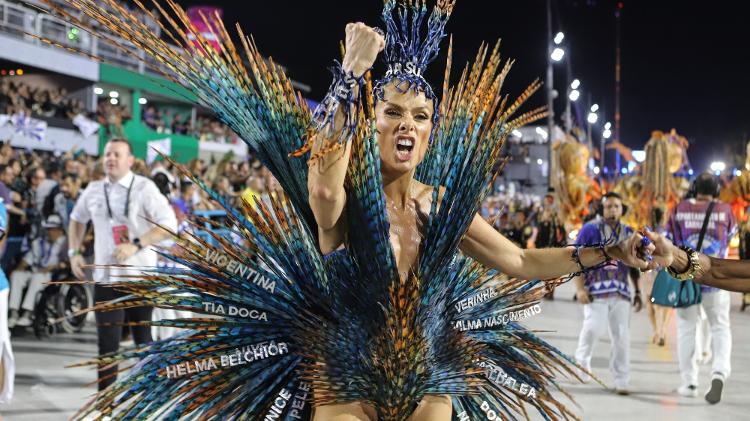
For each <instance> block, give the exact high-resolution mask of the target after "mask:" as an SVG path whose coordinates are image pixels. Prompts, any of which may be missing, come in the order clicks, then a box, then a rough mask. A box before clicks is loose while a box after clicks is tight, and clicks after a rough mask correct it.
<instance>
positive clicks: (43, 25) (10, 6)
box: [0, 0, 159, 74]
mask: <svg viewBox="0 0 750 421" xmlns="http://www.w3.org/2000/svg"><path fill="white" fill-rule="evenodd" d="M31 3H36V2H34V1H33V0H32V1H31ZM38 5H39V6H40V9H42V8H45V6H44V5H43V4H41V3H38ZM40 9H33V8H30V7H25V6H23V5H20V4H17V3H12V2H9V1H6V0H0V33H1V34H5V35H10V36H13V37H15V38H19V39H23V40H25V41H27V42H29V43H32V44H35V45H46V44H44V43H43V42H42V41H40V40H39V39H37V38H35V37H34V36H36V37H40V38H44V39H48V40H51V41H54V42H56V43H58V44H60V45H63V46H65V47H70V48H73V49H76V50H78V51H81V52H83V53H86V54H90V55H92V56H95V57H99V58H101V59H102V60H103V61H105V62H107V63H111V64H114V65H116V66H120V67H123V68H126V69H128V70H133V71H136V72H139V73H146V72H148V73H156V74H158V73H159V72H158V71H155V70H153V69H149V68H148V67H147V66H146V65H145V64H144V63H143V61H142V60H143V59H146V57H145V54H144V52H143V51H141V50H139V49H137V48H135V46H133V45H132V44H130V43H129V42H127V41H125V40H123V39H118V38H116V37H114V36H112V38H114V39H117V40H118V44H120V45H123V46H125V47H126V48H128V49H129V50H130V51H132V53H133V54H128V53H126V52H124V51H122V50H121V49H120V48H117V47H115V46H113V45H112V44H110V43H108V42H105V41H102V40H101V39H99V38H97V37H95V36H93V35H91V34H90V33H88V32H86V31H84V30H83V29H80V28H78V27H76V26H75V25H72V24H70V23H68V22H66V21H64V20H62V19H60V18H57V17H55V16H52V15H50V14H47V13H44V12H43V11H41V10H40ZM147 25H148V26H149V27H154V30H155V31H156V33H157V34H158V33H159V29H158V25H156V24H155V23H153V22H150V23H147ZM29 34H31V35H34V36H29Z"/></svg>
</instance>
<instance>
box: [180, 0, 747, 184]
mask: <svg viewBox="0 0 750 421" xmlns="http://www.w3.org/2000/svg"><path fill="white" fill-rule="evenodd" d="M178 1H179V0H178ZM180 3H181V4H183V5H196V4H207V5H219V6H222V7H224V10H225V13H224V17H225V19H224V20H225V23H226V24H227V25H228V26H232V25H233V24H234V23H235V22H239V23H240V24H241V25H242V27H243V28H244V29H245V30H246V31H247V32H250V33H252V34H253V35H254V36H255V40H256V42H257V44H258V46H259V48H260V50H261V52H262V53H263V54H265V55H270V56H272V57H273V58H274V59H275V60H276V61H277V62H279V63H281V64H282V65H284V66H286V67H287V69H288V73H289V75H290V76H291V77H292V78H293V79H295V80H298V81H300V82H302V83H305V84H307V85H310V86H311V88H312V91H311V92H310V93H309V94H308V96H309V97H310V98H312V99H320V97H322V96H323V95H324V93H325V91H326V89H327V88H328V84H329V82H330V73H329V72H328V70H327V68H328V66H329V65H330V64H331V62H332V60H333V59H335V58H338V43H339V41H340V40H342V39H343V37H344V26H345V25H346V23H347V22H352V21H363V22H365V23H367V24H369V25H378V26H381V22H380V18H379V13H380V9H381V5H382V3H381V2H380V1H378V0H367V1H362V0H357V1H349V2H342V1H327V2H325V1H275V2H268V1H263V2H229V1H214V2H212V1H207V0H204V1H180ZM250 4H252V6H250ZM616 4H617V2H616V1H611V0H599V1H594V0H588V1H587V0H576V1H573V0H559V1H557V2H555V1H553V5H554V6H553V32H557V31H558V30H561V31H563V32H564V33H565V35H566V39H565V45H566V47H567V48H566V50H567V52H566V56H565V59H564V60H571V62H570V66H571V69H572V75H571V76H570V77H569V76H568V75H567V71H566V65H565V64H557V65H556V66H555V86H556V87H557V88H559V89H560V90H561V93H560V97H559V99H558V100H557V101H556V104H555V108H556V114H557V116H558V118H559V116H561V114H562V111H563V108H564V104H565V101H564V98H565V89H566V88H565V87H566V86H567V82H568V81H569V80H572V79H573V78H579V79H580V80H581V82H582V86H581V89H582V95H581V100H579V103H581V105H582V107H581V108H580V110H581V111H584V110H585V103H586V100H587V99H588V95H589V94H590V95H591V100H592V102H596V103H598V104H599V105H600V106H601V108H602V111H603V112H604V113H605V116H604V117H602V116H601V115H600V123H599V125H600V127H599V129H598V130H595V132H596V131H598V133H599V134H600V133H601V124H603V122H604V121H607V120H609V121H612V122H614V65H615V17H614V12H615V9H616ZM623 6H624V8H623V10H622V20H621V22H622V33H621V37H622V38H621V39H622V42H621V46H622V101H621V109H622V131H621V139H622V141H623V143H625V144H626V145H628V146H630V147H633V148H637V149H640V148H642V146H643V145H644V143H645V142H646V140H648V137H649V135H650V133H651V131H652V130H656V129H661V130H669V129H671V128H676V129H677V130H678V132H679V133H681V134H683V135H685V136H687V138H688V139H689V140H690V141H691V148H690V150H689V156H690V159H691V163H692V165H693V167H694V168H695V169H696V171H703V170H705V169H706V167H707V165H708V163H709V162H710V161H712V160H715V159H723V160H725V161H727V162H728V163H730V164H731V163H732V159H733V158H736V159H738V160H739V162H742V161H744V156H740V154H742V155H744V152H743V151H744V143H745V142H746V141H747V140H748V139H750V83H748V82H750V74H749V73H748V72H749V71H750V48H748V41H750V36H749V34H748V29H747V16H748V13H747V12H748V10H744V9H743V6H741V5H740V2H726V3H725V2H689V1H662V0H659V1H648V0H641V1H634V0H631V1H628V0H625V1H623ZM448 31H449V32H450V33H452V34H453V36H454V71H453V80H454V81H455V79H456V78H457V77H458V73H459V69H458V68H459V66H462V65H463V64H464V63H466V61H467V60H469V59H471V58H473V56H474V54H475V53H476V51H477V48H478V47H479V45H480V43H481V42H482V41H488V42H492V43H494V42H495V41H496V40H497V39H498V38H501V39H502V48H501V52H502V53H503V55H504V56H505V57H509V58H514V59H516V64H515V66H514V68H513V70H512V71H511V74H510V76H509V79H508V81H507V82H506V86H505V92H506V93H509V94H512V95H515V94H517V93H519V92H520V91H521V90H522V89H523V88H524V87H525V86H526V85H527V84H528V83H530V82H531V81H533V80H534V79H535V78H541V79H544V77H545V71H546V70H545V69H546V45H545V42H546V2H545V1H544V0H524V1H520V0H519V1H508V0H500V1H492V2H489V1H478V0H459V1H458V2H457V5H456V8H455V9H454V12H453V16H452V18H451V20H450V22H449V24H448ZM446 46H447V41H446ZM444 63H445V52H443V54H442V55H441V56H440V57H439V58H438V59H437V61H436V62H434V63H433V65H432V66H431V68H430V69H431V70H430V71H429V72H428V74H427V77H428V80H431V81H432V82H433V85H434V86H435V87H436V88H439V86H440V84H441V81H442V72H443V69H444ZM563 63H564V62H563ZM377 69H380V68H379V67H376V70H377ZM545 103H546V99H545V95H544V93H543V92H540V93H538V94H537V95H536V96H535V97H534V98H533V100H532V101H531V103H530V104H529V107H531V106H535V105H544V104H545ZM559 121H560V120H559V119H558V122H559ZM595 139H598V135H595Z"/></svg>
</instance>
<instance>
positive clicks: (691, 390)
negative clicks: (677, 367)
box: [677, 384, 698, 398]
mask: <svg viewBox="0 0 750 421" xmlns="http://www.w3.org/2000/svg"><path fill="white" fill-rule="evenodd" d="M677 394H678V395H680V396H684V397H686V398H695V397H697V396H698V387H697V386H696V385H694V384H689V385H682V386H680V387H679V388H677Z"/></svg>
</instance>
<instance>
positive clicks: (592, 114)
mask: <svg viewBox="0 0 750 421" xmlns="http://www.w3.org/2000/svg"><path fill="white" fill-rule="evenodd" d="M597 120H599V115H598V114H596V113H595V112H590V113H589V115H588V117H587V118H586V121H588V122H589V123H591V124H594V123H596V122H597Z"/></svg>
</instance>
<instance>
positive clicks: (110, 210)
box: [104, 175, 135, 219]
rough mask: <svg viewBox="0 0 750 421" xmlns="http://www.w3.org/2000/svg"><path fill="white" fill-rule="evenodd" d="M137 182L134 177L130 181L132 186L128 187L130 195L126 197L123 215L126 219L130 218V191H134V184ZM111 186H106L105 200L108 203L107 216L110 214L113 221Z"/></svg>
mask: <svg viewBox="0 0 750 421" xmlns="http://www.w3.org/2000/svg"><path fill="white" fill-rule="evenodd" d="M134 181H135V175H133V178H131V179H130V185H129V186H128V193H127V196H125V212H123V215H124V216H125V219H127V218H128V217H129V216H130V190H132V189H133V182H134ZM108 185H109V184H108V183H105V184H104V200H105V201H106V202H107V214H109V219H112V207H110V205H109V189H108V188H107V186H108Z"/></svg>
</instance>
